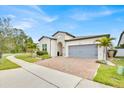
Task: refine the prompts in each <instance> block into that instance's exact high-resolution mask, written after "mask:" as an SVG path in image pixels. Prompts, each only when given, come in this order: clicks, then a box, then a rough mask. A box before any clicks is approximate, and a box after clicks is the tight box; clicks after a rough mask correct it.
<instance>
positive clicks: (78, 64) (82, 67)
mask: <svg viewBox="0 0 124 93" xmlns="http://www.w3.org/2000/svg"><path fill="white" fill-rule="evenodd" d="M95 61H96V59H80V58H66V57H56V58H51V59H46V60H42V61H39V62H36V64H39V65H42V66H46V67H49V68H53V69H56V70H59V71H62V72H66V73H70V74H73V75H77V76H79V77H83V78H87V79H91V80H92V79H93V77H94V75H95V73H96V71H97V69H98V66H99V64H98V63H96V62H95Z"/></svg>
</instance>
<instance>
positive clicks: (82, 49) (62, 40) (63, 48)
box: [38, 31, 110, 59]
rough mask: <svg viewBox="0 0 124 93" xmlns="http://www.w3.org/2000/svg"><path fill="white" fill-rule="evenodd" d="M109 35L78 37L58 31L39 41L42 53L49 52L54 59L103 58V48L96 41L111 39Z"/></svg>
mask: <svg viewBox="0 0 124 93" xmlns="http://www.w3.org/2000/svg"><path fill="white" fill-rule="evenodd" d="M109 36H110V35H109V34H104V35H95V36H80V37H76V36H74V35H71V34H70V33H68V32H62V31H58V32H56V33H54V34H53V35H52V37H47V36H42V37H41V38H40V39H39V40H38V41H39V48H40V50H41V51H47V52H48V53H49V55H51V56H52V57H56V56H64V57H79V58H95V59H97V58H98V59H102V58H103V47H99V46H97V44H96V40H98V39H100V38H102V37H109Z"/></svg>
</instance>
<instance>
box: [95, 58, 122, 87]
mask: <svg viewBox="0 0 124 93" xmlns="http://www.w3.org/2000/svg"><path fill="white" fill-rule="evenodd" d="M112 62H113V63H114V64H116V65H117V66H118V65H120V66H124V58H114V60H113V61H112ZM117 66H108V65H104V64H101V65H100V67H99V69H98V71H97V75H96V76H95V78H94V81H97V82H100V83H103V84H106V85H111V86H113V87H123V88H124V76H122V75H118V74H117Z"/></svg>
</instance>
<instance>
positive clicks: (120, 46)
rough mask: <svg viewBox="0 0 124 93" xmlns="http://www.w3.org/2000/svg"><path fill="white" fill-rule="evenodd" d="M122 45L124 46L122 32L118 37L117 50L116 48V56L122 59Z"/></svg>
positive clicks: (123, 52)
mask: <svg viewBox="0 0 124 93" xmlns="http://www.w3.org/2000/svg"><path fill="white" fill-rule="evenodd" d="M122 44H124V31H123V32H122V33H121V35H120V38H119V41H118V45H117V47H118V48H116V50H117V53H116V56H118V57H124V48H123V47H122Z"/></svg>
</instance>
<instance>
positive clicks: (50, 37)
mask: <svg viewBox="0 0 124 93" xmlns="http://www.w3.org/2000/svg"><path fill="white" fill-rule="evenodd" d="M43 38H48V39H51V40H56V39H55V38H51V37H48V36H42V37H41V38H40V39H39V40H38V41H40V40H42V39H43Z"/></svg>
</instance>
